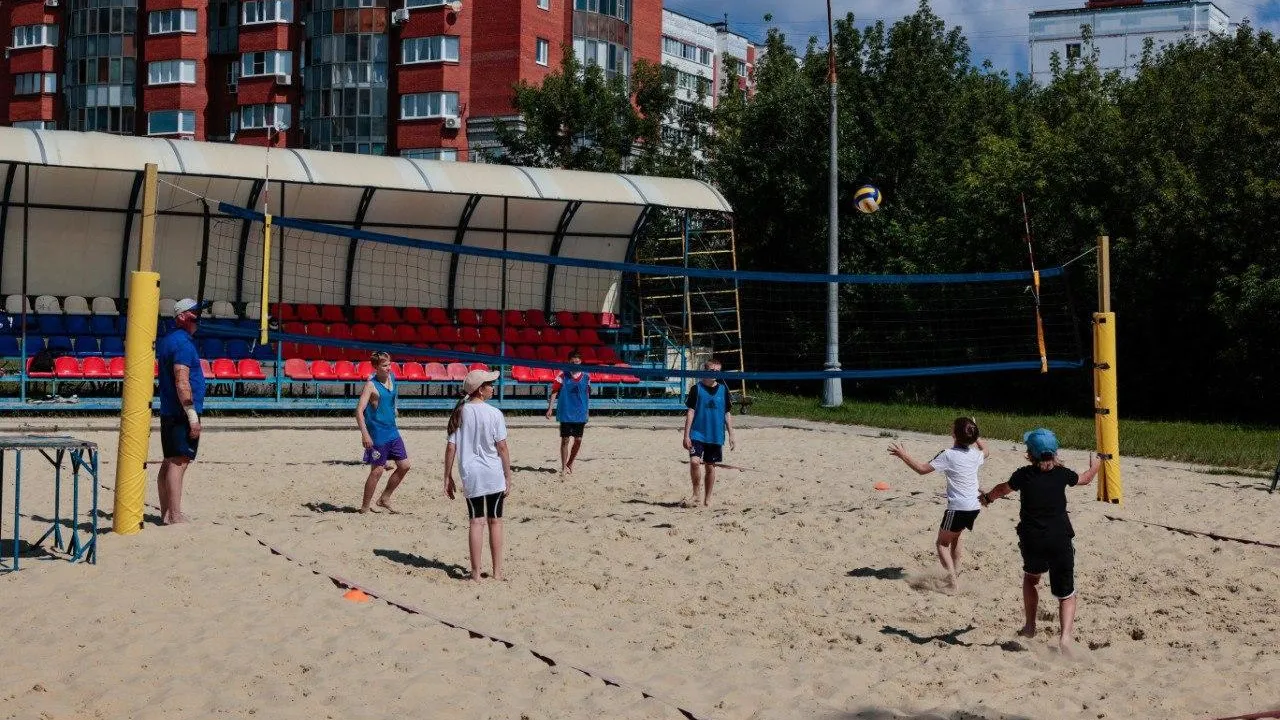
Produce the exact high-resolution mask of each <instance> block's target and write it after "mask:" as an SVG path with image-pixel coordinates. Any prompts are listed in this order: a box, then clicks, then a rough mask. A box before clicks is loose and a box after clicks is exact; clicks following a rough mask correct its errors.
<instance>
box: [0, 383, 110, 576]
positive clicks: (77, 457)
mask: <svg viewBox="0 0 1280 720" xmlns="http://www.w3.org/2000/svg"><path fill="white" fill-rule="evenodd" d="M118 405H119V401H117V406H118ZM35 440H36V442H34V443H32V442H27V443H24V444H22V445H17V446H9V447H0V504H2V501H3V499H4V476H5V462H4V460H5V453H6V452H7V451H10V450H11V451H13V453H14V474H13V484H14V497H13V545H12V547H11V553H12V557H13V566H12V568H11V570H14V571H16V570H18V569H20V565H21V553H20V550H21V547H22V546H21V538H22V526H21V522H22V454H23V452H24V450H36V451H37V452H39V453H40V454H41V455H43V456H44V457H45V459H46V460H48V461H49V463H50V464H51V465H53V467H54V476H53V477H54V485H53V505H54V506H53V519H52V520H51V521H50V523H49V527H48V529H46V530H45V531H44V533H43V534H42V535H41V536H40V539H39V540H36V541H35V542H34V543H32V547H40V546H41V545H43V544H44V542H45V540H48V539H49V538H50V537H52V538H53V547H54V549H56V550H59V551H62V552H65V553H67V555H68V558H67V559H68V560H69V561H71V562H73V563H74V562H79V561H80V560H84V561H86V562H88V563H89V564H91V565H96V564H97V562H98V484H99V473H98V468H99V465H98V447H97V445H94V444H92V443H83V442H81V441H77V440H74V439H72V438H65V437H60V438H35ZM41 440H46V441H50V442H47V444H42V443H41V442H40V441H41ZM51 450H52V451H53V452H54V453H55V455H54V456H50V455H49V451H51ZM86 455H88V459H86V458H85V456H86ZM64 459H70V460H71V516H70V517H69V518H67V519H68V520H69V521H70V523H71V528H70V530H69V535H70V541H69V542H67V541H65V540H64V539H63V536H62V521H63V517H62V480H63V473H62V462H63V460H64ZM82 473H83V474H84V475H85V476H87V478H88V480H89V483H90V486H91V489H92V491H91V494H90V497H91V502H90V507H89V509H88V510H89V530H88V535H89V537H88V539H87V540H82V539H81V530H80V526H79V523H80V478H81V474H82ZM0 557H3V551H2V548H0Z"/></svg>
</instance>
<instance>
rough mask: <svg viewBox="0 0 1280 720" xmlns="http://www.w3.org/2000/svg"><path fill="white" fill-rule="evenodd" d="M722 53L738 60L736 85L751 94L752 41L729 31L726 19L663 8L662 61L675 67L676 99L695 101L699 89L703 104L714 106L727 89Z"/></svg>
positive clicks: (754, 48) (754, 56)
mask: <svg viewBox="0 0 1280 720" xmlns="http://www.w3.org/2000/svg"><path fill="white" fill-rule="evenodd" d="M725 53H728V54H729V55H730V56H732V57H734V58H736V59H737V60H738V67H737V68H736V71H737V74H738V77H739V80H738V84H739V87H741V88H743V89H745V90H747V92H748V93H750V92H751V90H752V89H753V88H754V82H753V80H752V77H753V75H754V74H755V72H754V71H755V61H756V47H755V44H754V43H752V42H751V41H750V40H748V39H747V38H745V37H743V36H741V35H738V34H737V33H734V32H731V31H730V30H729V27H728V23H727V22H717V23H705V22H702V21H701V20H695V19H694V18H691V17H688V16H685V15H681V14H680V13H677V12H672V11H671V10H667V9H665V8H664V9H663V10H662V63H663V64H664V65H670V66H671V67H673V68H675V70H676V73H677V75H676V100H678V101H680V102H695V101H697V99H698V94H699V90H701V93H702V95H703V100H702V101H703V103H704V104H705V105H706V106H707V107H715V106H716V102H717V100H718V98H719V97H720V96H721V95H723V94H724V92H725V91H726V90H727V89H728V88H727V87H726V85H725V83H726V82H727V79H726V78H725V77H724V74H725V73H724V68H723V65H722V63H721V58H723V57H724V55H725Z"/></svg>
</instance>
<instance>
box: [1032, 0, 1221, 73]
mask: <svg viewBox="0 0 1280 720" xmlns="http://www.w3.org/2000/svg"><path fill="white" fill-rule="evenodd" d="M1030 18H1031V20H1030V27H1029V32H1028V38H1029V40H1030V44H1031V77H1032V79H1033V80H1034V81H1035V82H1037V83H1041V84H1048V83H1049V82H1050V81H1051V80H1052V79H1053V75H1052V72H1051V69H1050V68H1051V58H1052V57H1053V54H1054V53H1057V55H1058V59H1059V61H1060V62H1061V63H1062V66H1063V67H1066V65H1067V63H1068V61H1070V60H1074V59H1080V58H1083V57H1088V56H1090V55H1091V54H1092V53H1094V52H1095V51H1096V52H1097V53H1098V66H1099V69H1101V70H1102V71H1104V72H1106V71H1111V70H1119V71H1121V72H1122V73H1123V74H1124V75H1125V76H1126V77H1131V76H1132V75H1133V74H1134V72H1135V70H1136V67H1137V64H1138V61H1139V60H1140V59H1141V58H1142V53H1143V49H1144V47H1145V44H1146V42H1147V41H1148V40H1150V41H1152V42H1153V43H1154V46H1155V50H1157V51H1158V50H1159V49H1160V48H1161V47H1162V46H1165V45H1169V44H1174V43H1178V42H1181V41H1182V40H1185V39H1187V38H1194V39H1196V40H1206V39H1208V38H1209V37H1211V36H1213V35H1221V34H1224V33H1226V32H1228V31H1229V29H1230V27H1231V18H1230V17H1228V16H1227V14H1226V13H1225V12H1223V11H1222V9H1221V8H1219V7H1218V6H1217V5H1215V4H1214V3H1213V2H1212V0H1091V1H1090V2H1087V3H1085V7H1083V8H1078V9H1068V10H1041V11H1037V12H1033V13H1031V16H1030ZM1086 26H1087V27H1088V28H1089V29H1090V31H1091V32H1092V40H1091V42H1089V43H1086V42H1085V41H1084V35H1085V33H1084V30H1083V28H1084V27H1086Z"/></svg>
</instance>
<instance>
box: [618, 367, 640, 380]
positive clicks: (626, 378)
mask: <svg viewBox="0 0 1280 720" xmlns="http://www.w3.org/2000/svg"><path fill="white" fill-rule="evenodd" d="M614 367H620V368H629V367H631V366H630V365H628V364H626V363H618V364H616V365H614ZM618 382H624V383H638V382H640V378H638V377H636V376H635V375H625V374H624V375H619V376H618Z"/></svg>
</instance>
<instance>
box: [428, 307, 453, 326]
mask: <svg viewBox="0 0 1280 720" xmlns="http://www.w3.org/2000/svg"><path fill="white" fill-rule="evenodd" d="M427 323H428V324H431V325H435V326H436V327H440V326H442V325H452V324H453V318H451V317H449V313H448V312H447V311H446V310H445V309H444V308H427Z"/></svg>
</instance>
